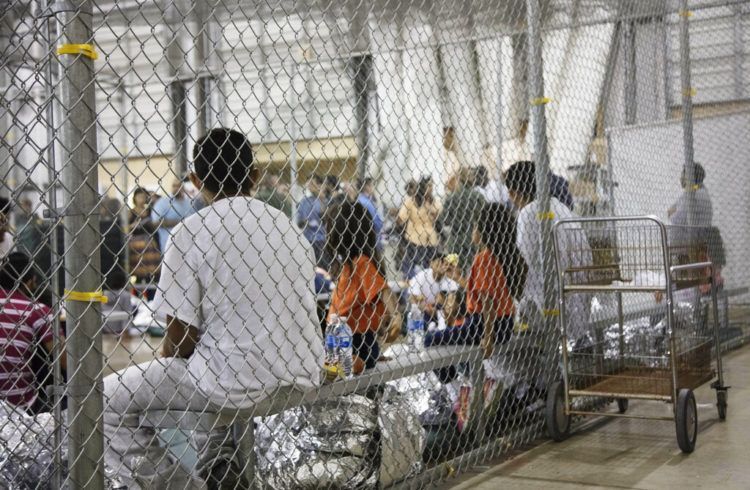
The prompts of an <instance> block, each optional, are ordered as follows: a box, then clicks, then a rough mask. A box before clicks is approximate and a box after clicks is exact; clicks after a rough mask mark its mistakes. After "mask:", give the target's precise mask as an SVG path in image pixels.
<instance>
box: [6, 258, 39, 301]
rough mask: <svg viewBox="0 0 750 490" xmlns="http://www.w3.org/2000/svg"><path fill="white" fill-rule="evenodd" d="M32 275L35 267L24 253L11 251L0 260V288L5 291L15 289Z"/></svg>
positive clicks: (34, 274)
mask: <svg viewBox="0 0 750 490" xmlns="http://www.w3.org/2000/svg"><path fill="white" fill-rule="evenodd" d="M34 276H36V269H35V268H34V266H33V265H32V264H31V259H29V256H28V255H26V254H25V253H21V252H13V253H11V254H8V256H7V257H5V259H3V260H2V261H0V288H3V289H5V290H6V291H12V290H14V289H17V288H18V286H19V285H20V284H21V283H24V282H26V281H28V280H29V279H31V278H32V277H34Z"/></svg>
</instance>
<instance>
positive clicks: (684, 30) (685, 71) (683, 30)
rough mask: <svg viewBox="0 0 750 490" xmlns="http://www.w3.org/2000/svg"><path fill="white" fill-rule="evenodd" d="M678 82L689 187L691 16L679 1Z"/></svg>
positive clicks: (691, 203)
mask: <svg viewBox="0 0 750 490" xmlns="http://www.w3.org/2000/svg"><path fill="white" fill-rule="evenodd" d="M679 15H680V19H681V20H680V80H681V86H682V139H683V146H684V149H685V179H686V180H687V182H689V183H690V185H692V184H693V182H695V161H694V154H693V95H694V93H695V91H694V90H693V87H692V86H691V81H690V31H689V29H690V25H689V22H690V21H689V18H690V16H691V15H692V13H691V12H690V10H688V1H687V0H680V14H679ZM695 204H696V203H695V193H693V192H688V209H687V212H688V225H689V226H690V227H691V228H692V226H694V225H695Z"/></svg>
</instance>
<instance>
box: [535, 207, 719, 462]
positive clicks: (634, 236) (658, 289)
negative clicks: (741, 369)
mask: <svg viewBox="0 0 750 490" xmlns="http://www.w3.org/2000/svg"><path fill="white" fill-rule="evenodd" d="M554 245H555V260H556V264H557V270H558V287H559V298H560V329H561V334H562V338H561V344H562V364H563V369H562V381H557V382H555V383H553V385H552V386H551V387H550V390H549V392H548V397H547V410H546V419H547V427H548V431H549V433H550V435H551V437H552V438H553V439H554V440H556V441H561V440H563V439H565V438H566V437H567V436H568V434H569V432H570V423H571V422H570V421H571V416H573V415H578V416H602V415H604V416H616V417H632V418H647V419H657V420H674V422H675V425H676V430H677V442H678V444H679V447H680V449H681V450H682V451H683V452H685V453H690V452H692V451H693V450H694V449H695V442H696V437H697V432H698V414H697V410H696V402H695V396H694V395H693V390H694V389H696V388H698V387H699V386H701V385H703V384H704V383H706V382H708V381H711V380H712V379H714V377H715V376H716V378H717V379H716V381H714V382H713V383H712V385H711V387H712V388H713V389H715V390H716V397H717V407H718V411H719V418H720V419H722V420H724V419H725V418H726V410H727V388H728V387H727V386H725V385H724V378H723V373H722V365H721V352H720V349H719V320H718V306H717V287H716V284H715V283H716V279H715V274H714V266H713V265H712V263H711V261H710V243H707V239H706V234H704V233H703V231H702V229H701V228H697V227H692V228H687V227H673V226H667V225H665V224H664V223H662V222H661V221H660V220H659V219H658V218H656V217H651V216H636V217H625V218H585V219H571V220H561V221H560V222H558V223H556V225H555V226H554ZM576 255H581V256H579V257H576ZM584 256H585V257H584ZM586 257H588V258H586ZM581 264H584V265H581ZM707 291H708V292H710V297H711V303H712V306H713V307H712V311H713V318H712V320H713V326H712V327H713V328H710V327H709V326H708V321H707V319H708V315H707V313H708V306H707V305H706V306H705V307H703V306H701V304H702V303H701V301H700V295H701V293H705V292H707ZM594 293H596V294H597V299H600V298H603V297H606V296H607V294H606V293H610V294H613V295H615V297H616V305H617V308H618V317H619V321H618V324H617V325H616V326H614V327H613V329H612V331H611V332H587V333H586V335H589V336H591V335H593V339H592V340H591V341H590V342H582V340H583V339H582V334H581V331H582V330H581V329H582V326H580V325H572V324H571V321H570V320H571V318H573V315H571V313H572V312H571V311H566V307H567V308H568V310H570V308H571V307H572V306H571V305H573V304H574V303H572V302H570V300H569V298H570V297H571V296H573V295H589V296H591V295H592V294H594ZM623 293H652V294H654V295H655V297H656V298H657V300H660V302H661V304H666V307H665V308H664V309H663V310H662V311H663V313H662V314H661V316H659V315H656V319H652V321H651V322H650V324H649V325H648V326H647V328H644V329H641V330H640V331H638V332H635V333H634V332H629V333H628V334H627V335H626V333H625V328H624V327H625V325H624V322H623V319H624V318H623V301H622V295H623ZM610 298H611V296H610ZM685 298H687V301H688V302H691V303H692V304H693V305H695V311H697V312H698V313H696V314H695V315H694V317H693V318H692V319H691V320H690V321H678V319H677V318H676V315H675V305H676V304H677V302H679V301H685ZM659 320H661V321H659ZM608 333H609V334H610V335H607V334H608ZM714 353H715V356H714ZM592 397H593V398H599V399H601V398H604V399H610V400H611V399H616V400H617V404H618V409H619V410H618V412H617V413H614V412H611V413H610V412H594V411H588V410H584V409H582V408H581V407H583V406H584V405H583V404H582V403H574V401H576V400H582V399H584V398H588V399H591V398H592ZM631 398H632V399H642V400H657V401H665V402H669V403H672V407H673V416H671V417H660V416H646V415H631V414H626V411H627V408H628V399H631ZM586 406H590V404H589V405H586Z"/></svg>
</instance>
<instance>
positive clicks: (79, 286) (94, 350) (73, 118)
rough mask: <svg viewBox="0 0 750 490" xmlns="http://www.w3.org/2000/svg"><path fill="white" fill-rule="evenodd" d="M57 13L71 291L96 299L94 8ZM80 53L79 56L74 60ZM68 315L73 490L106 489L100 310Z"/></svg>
mask: <svg viewBox="0 0 750 490" xmlns="http://www.w3.org/2000/svg"><path fill="white" fill-rule="evenodd" d="M57 13H58V14H59V17H58V19H59V20H60V22H59V26H60V37H59V41H58V42H59V46H60V47H69V48H73V49H72V51H71V50H63V49H61V48H60V47H58V53H59V63H60V80H59V85H58V94H59V101H60V113H61V114H62V115H63V117H62V118H61V121H60V132H59V133H58V138H59V143H60V150H61V155H60V157H61V162H62V172H61V173H62V184H63V211H62V213H63V215H64V221H63V222H64V224H65V226H64V228H65V250H66V253H65V285H66V289H68V290H73V291H76V292H82V293H91V292H95V291H97V290H98V289H99V288H100V287H101V277H100V274H99V272H98V269H99V243H100V232H99V213H98V209H97V201H98V192H97V182H98V174H97V170H98V169H97V165H98V154H97V147H96V108H95V97H94V61H93V59H91V58H89V57H88V56H87V55H86V53H85V52H82V50H80V47H81V46H80V45H82V44H84V45H85V44H91V45H93V44H92V43H93V40H92V35H93V34H92V29H91V24H92V6H91V2H90V1H89V0H82V1H81V2H80V4H79V5H78V7H77V8H74V7H70V6H64V7H63V10H60V11H58V12H57ZM74 45H78V46H74ZM76 49H77V50H79V51H81V52H80V54H70V53H72V52H75V51H76ZM78 299H82V298H78ZM83 299H85V297H84V298H83ZM65 310H66V313H67V332H68V339H67V342H66V351H67V356H68V383H67V396H68V426H69V432H70V435H69V447H68V462H69V465H70V482H71V486H72V487H73V488H103V487H104V471H103V462H102V454H103V451H104V437H103V433H102V420H101V415H102V410H103V400H102V398H103V392H102V358H103V355H102V338H101V325H102V318H101V310H100V308H99V306H98V305H97V303H96V301H75V300H71V299H68V300H67V301H66V303H65Z"/></svg>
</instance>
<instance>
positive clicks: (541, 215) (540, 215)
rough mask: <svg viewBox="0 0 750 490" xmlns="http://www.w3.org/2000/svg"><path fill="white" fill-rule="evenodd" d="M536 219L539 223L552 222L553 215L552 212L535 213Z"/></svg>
mask: <svg viewBox="0 0 750 490" xmlns="http://www.w3.org/2000/svg"><path fill="white" fill-rule="evenodd" d="M536 219H538V220H539V221H544V220H549V221H552V220H553V219H555V213H553V212H552V211H549V212H546V213H537V215H536Z"/></svg>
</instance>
